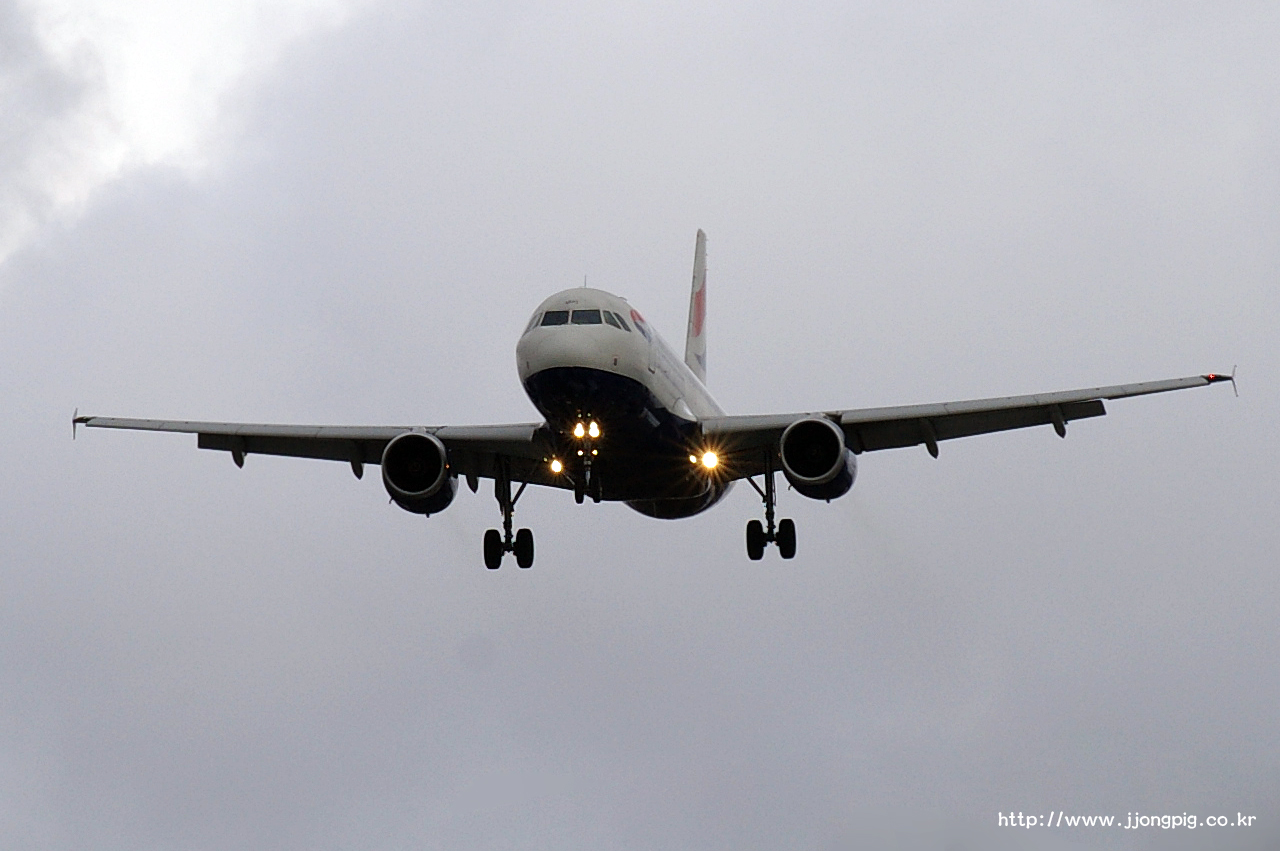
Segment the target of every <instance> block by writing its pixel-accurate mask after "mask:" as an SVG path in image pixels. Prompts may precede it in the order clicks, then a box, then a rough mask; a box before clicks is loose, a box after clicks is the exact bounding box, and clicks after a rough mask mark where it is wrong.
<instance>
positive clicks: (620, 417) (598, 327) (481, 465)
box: [72, 230, 1235, 570]
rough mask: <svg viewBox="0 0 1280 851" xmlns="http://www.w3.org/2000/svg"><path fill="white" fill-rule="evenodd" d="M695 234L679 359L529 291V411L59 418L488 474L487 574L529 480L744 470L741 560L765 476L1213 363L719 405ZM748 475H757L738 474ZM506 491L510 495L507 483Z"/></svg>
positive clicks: (401, 494) (1100, 409)
mask: <svg viewBox="0 0 1280 851" xmlns="http://www.w3.org/2000/svg"><path fill="white" fill-rule="evenodd" d="M706 272H707V266H706V234H704V233H703V232H702V231H701V230H699V231H698V232H697V236H696V239H695V244H694V260H693V286H692V291H691V293H690V299H689V318H688V326H687V328H686V336H685V350H684V358H683V359H681V358H678V357H677V356H676V354H675V352H673V351H672V349H671V348H670V346H668V345H667V344H666V342H665V341H664V340H663V339H662V337H661V336H659V335H658V332H657V331H656V330H655V329H654V328H653V326H651V325H650V324H649V323H648V321H646V320H645V318H644V316H643V315H641V313H640V312H639V311H638V310H636V309H635V308H634V307H632V306H631V305H630V304H629V303H628V302H627V301H626V299H624V298H620V297H618V296H616V295H613V294H611V293H608V292H605V291H604V290H600V289H590V288H587V287H586V286H585V285H584V286H582V287H576V288H574V289H568V290H563V291H561V292H558V293H556V294H555V295H552V296H550V297H549V298H547V299H546V300H544V301H543V302H542V303H541V304H540V305H538V309H537V310H535V311H534V313H533V316H531V317H530V318H529V321H528V324H527V325H526V326H525V329H524V331H523V333H522V334H521V336H520V339H519V341H518V342H517V343H516V365H517V371H518V374H519V377H520V382H521V384H522V385H523V386H524V391H525V393H526V394H527V395H528V397H529V399H530V401H531V402H533V405H534V407H535V408H537V409H538V413H539V414H541V415H542V417H543V419H542V420H541V421H540V422H530V423H519V424H510V425H472V426H420V425H411V426H308V425H255V424H249V423H214V422H186V421H171V420H149V419H122V418H112V417H95V416H79V415H78V412H77V413H76V414H73V415H72V436H73V437H74V436H75V429H76V426H79V425H84V426H86V427H89V428H114V429H139V430H143V431H164V432H181V433H188V434H195V435H197V438H196V441H197V444H196V445H197V446H198V447H199V448H201V449H216V450H222V451H225V452H229V453H231V457H232V459H233V460H234V461H235V464H236V466H237V467H243V466H244V461H245V457H246V456H248V455H287V456H294V457H301V458H320V459H327V460H332V461H345V462H347V463H349V464H350V465H351V470H352V472H353V473H354V474H355V476H356V478H357V479H359V478H361V477H362V476H363V475H364V467H365V465H366V464H378V465H380V466H381V469H382V482H383V485H384V486H385V487H386V490H387V493H388V494H389V495H390V497H391V500H392V501H393V502H395V503H396V504H397V505H398V506H400V507H401V508H403V509H405V510H406V511H409V512H413V513H415V514H422V515H426V516H430V515H432V514H437V513H439V512H441V511H444V510H445V509H446V508H448V507H449V505H450V504H451V503H452V502H453V499H454V497H455V496H456V494H457V492H458V479H459V478H462V479H463V480H464V481H466V483H467V485H468V487H470V489H471V491H472V492H473V493H474V492H476V490H477V488H478V486H479V479H481V478H484V479H492V480H493V483H494V495H495V497H496V498H497V501H498V507H499V509H500V510H501V512H502V531H501V532H499V531H498V530H497V529H489V530H487V531H486V532H485V534H484V563H485V566H486V567H488V568H489V569H491V570H495V569H497V568H499V567H500V566H501V565H502V561H503V559H504V557H505V555H506V554H507V553H512V554H513V555H514V556H515V560H516V564H517V565H519V566H520V567H522V568H527V567H531V566H532V565H533V556H534V547H533V533H532V532H531V531H530V530H529V529H520V530H518V531H516V532H515V533H514V534H513V532H512V517H513V514H514V513H515V507H516V503H517V502H518V501H519V499H520V497H521V495H522V494H523V493H524V491H525V488H527V487H528V486H529V485H531V484H532V485H542V486H545V487H556V488H562V489H565V490H572V491H573V494H574V499H575V501H576V502H577V503H578V504H582V503H583V502H584V501H585V499H586V498H587V497H588V496H589V497H590V498H591V499H592V501H593V502H600V501H602V500H608V501H621V502H623V503H625V504H626V505H628V506H629V507H631V508H633V509H635V510H636V511H638V512H640V513H641V514H645V515H648V516H649V517H655V518H660V519H676V518H684V517H691V516H693V515H695V514H699V513H701V512H703V511H706V510H707V509H708V508H710V507H711V506H713V505H715V504H716V503H717V502H719V501H720V500H721V499H723V498H724V496H725V494H727V493H728V492H729V490H730V488H731V487H732V485H733V484H734V483H735V482H737V481H739V480H746V481H747V482H748V483H749V484H750V485H751V486H752V487H753V488H755V490H756V491H757V493H759V495H760V498H761V500H762V501H763V504H764V519H763V522H761V520H759V519H753V520H751V521H749V522H748V523H747V531H746V543H747V555H748V557H749V558H750V559H752V560H756V561H758V560H759V559H761V558H762V557H763V556H764V551H765V548H766V546H768V545H769V544H773V545H775V546H776V547H777V549H778V552H779V554H780V555H781V557H782V558H784V559H790V558H793V557H794V556H795V554H796V527H795V523H794V522H793V521H792V520H790V519H783V520H780V521H779V520H776V518H775V513H776V504H777V487H776V485H775V477H776V474H777V473H779V472H781V473H782V475H783V476H784V477H785V479H786V480H787V482H788V483H789V484H790V485H791V487H792V488H793V489H794V490H795V491H796V492H798V493H799V494H801V495H802V496H805V497H808V498H810V499H821V500H826V501H828V502H830V501H831V500H833V499H836V498H838V497H841V496H844V495H845V494H846V493H848V492H849V489H850V488H851V487H853V483H854V479H855V477H856V476H857V471H858V464H857V459H858V456H859V455H861V454H863V453H864V452H873V451H877V450H881V449H890V448H895V447H907V446H918V445H920V444H924V446H925V447H926V449H927V450H928V452H929V454H930V455H932V456H933V457H934V458H937V457H938V445H939V443H941V442H942V441H944V440H951V439H954V438H958V437H968V436H971V435H977V434H985V433H988V432H997V431H1006V430H1009V429H1016V428H1027V427H1030V426H1043V425H1051V426H1053V429H1054V431H1055V432H1057V434H1058V436H1059V437H1066V434H1067V423H1069V422H1071V421H1073V420H1079V419H1086V418H1088V417H1098V416H1102V415H1104V414H1105V413H1106V409H1105V407H1104V406H1103V402H1104V400H1111V399H1122V398H1126V397H1129V396H1142V395H1145V394H1149V393H1163V392H1167V391H1171V390H1182V389H1186V388H1190V387H1201V386H1206V385H1209V384H1215V383H1218V382H1222V381H1230V382H1231V383H1232V386H1233V387H1234V386H1235V372H1234V370H1233V371H1232V373H1231V375H1223V374H1220V373H1208V374H1205V375H1193V376H1189V377H1186V378H1174V379H1169V380H1165V381H1150V382H1143V383H1139V384H1120V385H1114V386H1110V387H1092V388H1086V389H1081V390H1068V391H1064V392H1057V393H1043V394H1034V395H1027V396H1008V397H1003V398H994V399H977V400H971V401H963V402H944V403H940V404H925V405H906V406H899V407H887V408H860V409H851V410H827V411H812V412H800V413H791V414H764V415H750V416H733V415H728V414H726V413H725V412H724V410H723V409H721V407H720V406H719V405H718V404H716V401H715V399H713V398H712V396H711V394H710V393H709V392H708V390H707V387H706V378H707V359H706V358H707V340H706V318H707V301H706V296H707V290H706ZM757 478H759V479H760V480H761V481H760V482H759V483H757V482H756V479H757ZM516 485H518V486H519V487H518V489H517V490H516V491H515V493H514V495H513V494H512V488H513V487H514V486H516Z"/></svg>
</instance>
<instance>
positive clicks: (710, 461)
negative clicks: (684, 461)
mask: <svg viewBox="0 0 1280 851" xmlns="http://www.w3.org/2000/svg"><path fill="white" fill-rule="evenodd" d="M719 463H720V459H719V458H717V457H716V453H714V452H707V453H704V454H703V456H702V466H704V467H706V468H707V469H708V470H714V469H715V468H716V465H717V464H719Z"/></svg>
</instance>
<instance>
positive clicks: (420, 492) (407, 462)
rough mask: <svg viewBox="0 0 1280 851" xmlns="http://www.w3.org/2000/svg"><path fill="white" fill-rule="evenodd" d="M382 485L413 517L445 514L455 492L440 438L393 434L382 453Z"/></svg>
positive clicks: (455, 480) (416, 434) (446, 454)
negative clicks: (441, 512)
mask: <svg viewBox="0 0 1280 851" xmlns="http://www.w3.org/2000/svg"><path fill="white" fill-rule="evenodd" d="M382 484H383V485H384V486H385V487H386V489H387V493H389V494H390V495H391V498H392V499H393V500H395V503H396V505H398V506H400V507H401V508H403V509H404V510H405V511H412V512H413V513H414V514H436V513H438V512H440V511H444V510H445V509H446V508H448V507H449V503H451V502H453V497H454V495H455V494H456V493H457V492H458V477H457V476H454V475H452V474H451V473H450V472H449V453H448V451H447V450H446V449H445V448H444V444H443V443H441V442H440V438H438V437H436V436H435V435H434V434H420V433H417V432H406V433H404V434H400V435H396V436H395V437H394V438H392V439H391V442H390V443H388V444H387V448H386V449H384V450H382Z"/></svg>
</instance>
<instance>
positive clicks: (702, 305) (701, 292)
mask: <svg viewBox="0 0 1280 851" xmlns="http://www.w3.org/2000/svg"><path fill="white" fill-rule="evenodd" d="M684 362H685V363H686V364H688V366H689V369H691V370H693V374H694V375H696V376H698V380H699V381H701V382H702V383H703V384H706V383H707V235H706V234H705V233H703V232H702V231H701V230H699V231H698V241H697V243H696V244H695V245H694V249H693V292H691V293H690V294H689V331H688V334H687V336H686V337H685V340H684Z"/></svg>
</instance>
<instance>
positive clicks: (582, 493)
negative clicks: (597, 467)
mask: <svg viewBox="0 0 1280 851" xmlns="http://www.w3.org/2000/svg"><path fill="white" fill-rule="evenodd" d="M586 497H587V489H586V488H585V487H584V486H583V484H582V482H574V483H573V501H574V502H576V503H578V505H582V500H584V499H586Z"/></svg>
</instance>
